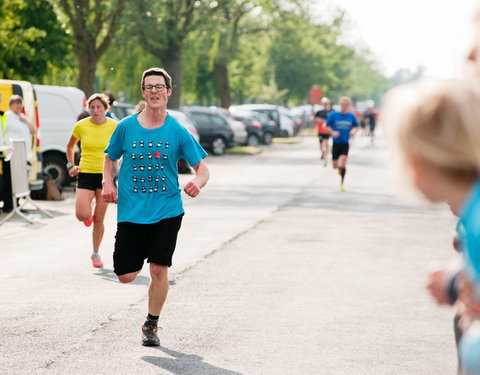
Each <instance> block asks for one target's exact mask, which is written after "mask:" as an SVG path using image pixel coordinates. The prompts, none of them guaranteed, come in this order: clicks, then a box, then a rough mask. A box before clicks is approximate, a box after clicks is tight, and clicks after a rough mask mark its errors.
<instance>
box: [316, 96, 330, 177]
mask: <svg viewBox="0 0 480 375" xmlns="http://www.w3.org/2000/svg"><path fill="white" fill-rule="evenodd" d="M322 105H323V109H321V110H320V111H318V112H317V113H315V122H316V123H317V134H318V140H319V142H320V152H321V153H322V156H321V159H322V160H323V165H324V166H325V167H326V166H327V161H328V140H329V138H330V133H329V132H328V130H327V128H326V127H325V120H326V119H327V117H328V115H329V114H330V113H331V112H332V111H333V108H332V102H331V101H330V100H329V99H328V98H322Z"/></svg>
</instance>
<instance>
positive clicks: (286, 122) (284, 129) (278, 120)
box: [232, 104, 295, 137]
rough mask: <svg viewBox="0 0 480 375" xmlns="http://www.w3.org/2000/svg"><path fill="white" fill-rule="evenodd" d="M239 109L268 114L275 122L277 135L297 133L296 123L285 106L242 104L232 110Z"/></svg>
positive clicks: (285, 135)
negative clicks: (290, 117)
mask: <svg viewBox="0 0 480 375" xmlns="http://www.w3.org/2000/svg"><path fill="white" fill-rule="evenodd" d="M237 109H246V110H250V111H255V112H260V113H263V114H265V115H267V116H268V117H269V118H270V119H271V120H273V121H274V122H275V125H276V128H275V136H277V137H278V136H281V137H293V136H294V135H295V124H294V122H293V121H292V120H291V119H289V117H288V110H287V109H286V108H284V107H281V106H277V105H271V104H242V105H237V106H234V107H233V108H232V111H236V110H237Z"/></svg>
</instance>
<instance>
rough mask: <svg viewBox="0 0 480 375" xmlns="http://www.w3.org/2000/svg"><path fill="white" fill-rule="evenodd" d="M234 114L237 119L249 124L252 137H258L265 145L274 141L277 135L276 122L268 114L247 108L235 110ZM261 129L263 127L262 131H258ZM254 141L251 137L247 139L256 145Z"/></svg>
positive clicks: (250, 143)
mask: <svg viewBox="0 0 480 375" xmlns="http://www.w3.org/2000/svg"><path fill="white" fill-rule="evenodd" d="M232 116H233V118H234V119H235V120H238V121H242V122H243V123H245V124H246V125H247V130H249V129H250V130H249V137H250V135H252V137H256V138H257V139H258V141H260V142H261V143H263V144H265V145H269V144H271V143H272V139H273V137H274V136H275V122H274V121H273V120H270V118H269V117H268V116H266V115H264V114H263V113H260V112H255V111H247V110H236V111H233V112H232ZM259 129H261V133H260V132H258V130H259ZM249 141H250V142H249ZM253 143H254V142H253ZM253 143H252V142H251V139H248V140H247V144H248V145H249V146H256V144H253ZM257 144H258V143H257Z"/></svg>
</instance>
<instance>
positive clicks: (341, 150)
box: [332, 142, 350, 160]
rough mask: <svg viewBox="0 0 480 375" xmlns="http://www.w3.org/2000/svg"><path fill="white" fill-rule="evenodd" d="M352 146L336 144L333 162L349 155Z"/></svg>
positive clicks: (333, 151)
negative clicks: (341, 156)
mask: <svg viewBox="0 0 480 375" xmlns="http://www.w3.org/2000/svg"><path fill="white" fill-rule="evenodd" d="M349 148H350V145H349V144H348V143H335V142H333V146H332V160H338V158H339V157H340V155H345V156H347V155H348V149H349Z"/></svg>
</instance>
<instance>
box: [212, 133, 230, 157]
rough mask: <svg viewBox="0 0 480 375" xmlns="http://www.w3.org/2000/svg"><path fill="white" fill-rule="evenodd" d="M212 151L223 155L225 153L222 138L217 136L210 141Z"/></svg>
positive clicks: (214, 153)
mask: <svg viewBox="0 0 480 375" xmlns="http://www.w3.org/2000/svg"><path fill="white" fill-rule="evenodd" d="M211 147H212V153H213V155H223V154H224V153H225V148H226V147H227V145H226V144H225V141H224V139H223V138H221V137H218V138H215V139H214V140H213V141H212V146H211Z"/></svg>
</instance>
